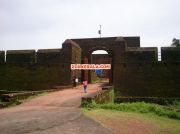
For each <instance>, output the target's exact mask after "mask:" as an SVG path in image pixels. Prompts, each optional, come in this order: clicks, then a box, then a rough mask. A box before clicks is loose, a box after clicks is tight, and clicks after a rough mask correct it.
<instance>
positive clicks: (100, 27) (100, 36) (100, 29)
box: [100, 25, 101, 38]
mask: <svg viewBox="0 0 180 134" xmlns="http://www.w3.org/2000/svg"><path fill="white" fill-rule="evenodd" d="M100 38H101V25H100Z"/></svg>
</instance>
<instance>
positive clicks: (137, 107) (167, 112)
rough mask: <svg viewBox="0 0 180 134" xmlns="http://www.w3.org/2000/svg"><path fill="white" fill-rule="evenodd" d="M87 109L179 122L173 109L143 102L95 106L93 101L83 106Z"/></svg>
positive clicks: (175, 106)
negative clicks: (141, 114)
mask: <svg viewBox="0 0 180 134" xmlns="http://www.w3.org/2000/svg"><path fill="white" fill-rule="evenodd" d="M179 104H180V103H179V102H176V104H174V105H173V107H174V108H175V109H177V108H178V107H179ZM83 107H84V108H87V109H97V108H98V109H107V110H117V111H123V112H136V113H152V114H155V115H158V116H164V117H168V118H173V119H177V120H180V112H178V111H176V110H175V109H167V108H166V107H164V106H161V105H158V104H151V103H145V102H132V103H120V104H114V103H108V104H96V103H95V102H94V101H93V102H92V103H91V104H88V103H87V104H86V105H84V106H83Z"/></svg>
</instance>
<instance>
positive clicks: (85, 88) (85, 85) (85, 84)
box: [83, 81, 88, 93]
mask: <svg viewBox="0 0 180 134" xmlns="http://www.w3.org/2000/svg"><path fill="white" fill-rule="evenodd" d="M87 85H88V82H87V81H83V87H84V92H85V93H87Z"/></svg>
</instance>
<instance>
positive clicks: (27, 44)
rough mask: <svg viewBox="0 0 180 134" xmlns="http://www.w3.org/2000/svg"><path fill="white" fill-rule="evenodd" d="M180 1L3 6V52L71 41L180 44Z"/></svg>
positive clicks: (43, 1) (24, 0)
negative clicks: (124, 38) (131, 38)
mask: <svg viewBox="0 0 180 134" xmlns="http://www.w3.org/2000/svg"><path fill="white" fill-rule="evenodd" d="M179 5H180V1H179V0H171V1H170V0H158V1H157V0H76V1H74V0H13V1H12V0H0V20H1V22H0V49H33V48H34V49H38V48H51V47H53V48H56V47H61V44H62V43H63V41H64V40H65V39H67V38H83V37H98V34H97V31H98V28H99V24H102V35H103V36H141V42H142V46H163V45H169V44H170V43H171V40H172V38H173V37H176V38H180V31H179V29H180V28H179V23H180V15H179V14H178V13H179V12H180V8H179Z"/></svg>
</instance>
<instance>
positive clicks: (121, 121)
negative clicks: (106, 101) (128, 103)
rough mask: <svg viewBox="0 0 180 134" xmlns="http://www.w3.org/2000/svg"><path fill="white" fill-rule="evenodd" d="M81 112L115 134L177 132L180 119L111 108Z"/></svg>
mask: <svg viewBox="0 0 180 134" xmlns="http://www.w3.org/2000/svg"><path fill="white" fill-rule="evenodd" d="M82 111H83V113H84V114H85V115H86V116H88V117H90V118H92V119H94V120H95V121H97V122H99V123H100V124H102V125H103V126H104V127H106V128H109V129H111V130H112V131H114V132H115V133H117V134H121V133H122V134H129V133H138V134H139V133H140V134H142V133H146V134H161V133H162V134H166V133H167V134H179V133H180V120H175V119H170V118H166V117H162V116H158V115H155V114H153V113H137V112H133V111H119V110H113V109H101V108H96V109H87V108H83V109H82Z"/></svg>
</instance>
